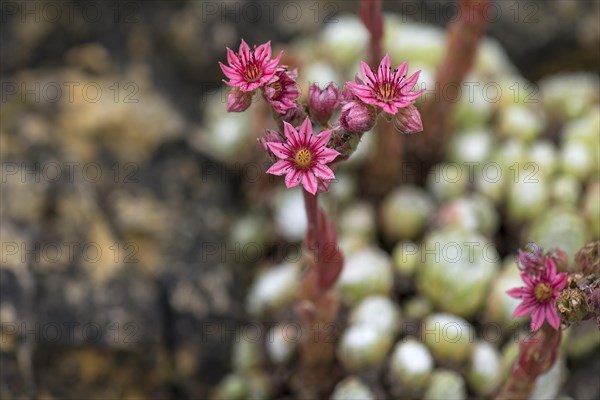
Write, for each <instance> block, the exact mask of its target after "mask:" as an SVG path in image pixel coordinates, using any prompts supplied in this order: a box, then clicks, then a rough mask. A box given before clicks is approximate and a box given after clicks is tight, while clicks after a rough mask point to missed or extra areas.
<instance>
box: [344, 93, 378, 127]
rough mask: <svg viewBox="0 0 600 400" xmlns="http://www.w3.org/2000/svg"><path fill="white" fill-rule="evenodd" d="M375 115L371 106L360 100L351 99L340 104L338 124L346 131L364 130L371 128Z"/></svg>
mask: <svg viewBox="0 0 600 400" xmlns="http://www.w3.org/2000/svg"><path fill="white" fill-rule="evenodd" d="M376 117H377V115H376V113H375V111H374V110H373V108H372V107H370V106H368V105H366V104H364V103H361V102H360V101H351V102H349V103H346V104H344V106H342V115H341V116H340V125H341V126H342V128H344V130H346V131H348V132H353V133H359V132H366V131H368V130H370V129H371V128H373V126H374V125H375V119H376Z"/></svg>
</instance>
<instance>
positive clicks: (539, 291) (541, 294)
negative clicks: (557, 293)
mask: <svg viewBox="0 0 600 400" xmlns="http://www.w3.org/2000/svg"><path fill="white" fill-rule="evenodd" d="M533 292H534V294H535V298H536V299H538V301H539V302H540V303H545V302H547V301H548V300H550V298H551V297H552V288H551V287H550V285H548V284H547V283H545V282H540V283H538V284H537V285H536V286H535V289H534V290H533Z"/></svg>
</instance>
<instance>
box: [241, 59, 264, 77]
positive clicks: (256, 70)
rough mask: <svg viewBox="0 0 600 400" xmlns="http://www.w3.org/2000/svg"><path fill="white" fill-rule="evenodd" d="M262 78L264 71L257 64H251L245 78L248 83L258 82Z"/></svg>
mask: <svg viewBox="0 0 600 400" xmlns="http://www.w3.org/2000/svg"><path fill="white" fill-rule="evenodd" d="M261 76H262V69H261V68H260V67H259V66H258V65H257V64H255V63H250V64H249V65H248V66H247V67H246V69H245V70H244V78H246V81H248V82H256V81H257V80H258V79H259V78H260V77H261Z"/></svg>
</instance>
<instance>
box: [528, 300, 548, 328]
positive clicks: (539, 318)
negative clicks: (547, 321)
mask: <svg viewBox="0 0 600 400" xmlns="http://www.w3.org/2000/svg"><path fill="white" fill-rule="evenodd" d="M544 318H545V313H544V307H543V306H540V307H537V308H536V309H535V311H534V312H533V314H532V315H531V330H532V331H537V330H538V329H540V327H541V326H542V324H543V323H544Z"/></svg>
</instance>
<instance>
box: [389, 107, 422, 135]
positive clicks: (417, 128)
mask: <svg viewBox="0 0 600 400" xmlns="http://www.w3.org/2000/svg"><path fill="white" fill-rule="evenodd" d="M394 127H395V128H396V129H397V130H398V131H399V132H400V133H405V134H409V133H418V132H421V131H422V130H423V122H421V114H420V113H419V110H418V109H417V107H415V106H414V105H412V104H411V105H410V106H408V107H404V108H401V109H400V110H398V112H397V113H396V115H394Z"/></svg>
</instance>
